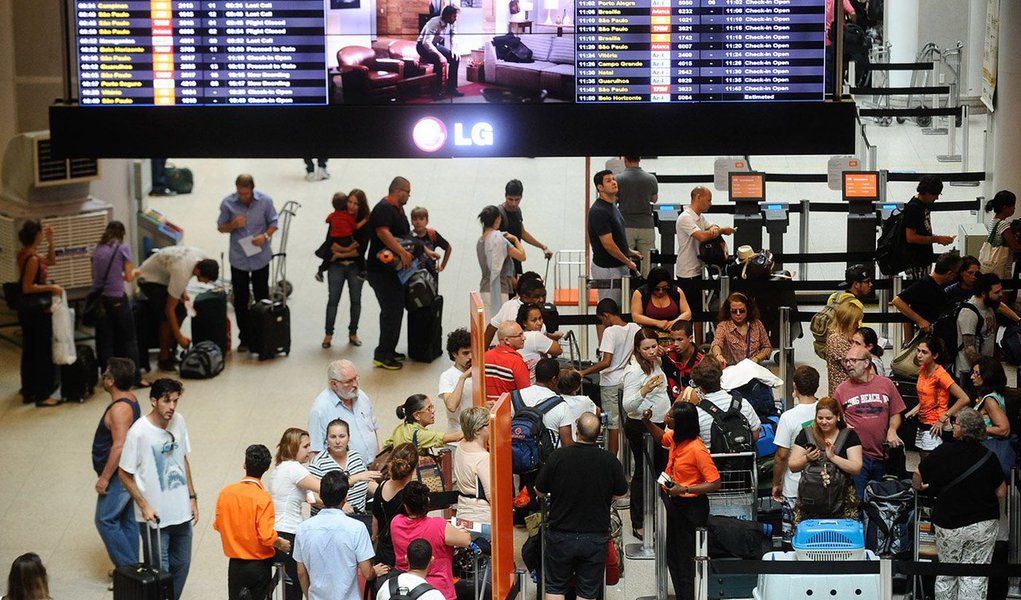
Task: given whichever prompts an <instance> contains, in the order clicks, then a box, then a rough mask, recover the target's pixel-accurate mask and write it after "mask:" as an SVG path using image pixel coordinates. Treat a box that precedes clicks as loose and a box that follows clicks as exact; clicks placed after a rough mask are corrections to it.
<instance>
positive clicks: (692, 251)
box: [674, 185, 736, 344]
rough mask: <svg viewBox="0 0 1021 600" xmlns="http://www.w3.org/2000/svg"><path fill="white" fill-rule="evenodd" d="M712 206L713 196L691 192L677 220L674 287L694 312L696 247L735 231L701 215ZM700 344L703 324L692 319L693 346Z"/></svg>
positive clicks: (701, 189)
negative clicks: (682, 294)
mask: <svg viewBox="0 0 1021 600" xmlns="http://www.w3.org/2000/svg"><path fill="white" fill-rule="evenodd" d="M712 205H713V193H712V192H711V191H709V188H707V187H705V186H701V185H700V186H698V187H696V188H695V189H693V190H691V204H689V205H688V206H686V207H684V211H683V212H682V213H681V216H680V217H678V218H677V264H676V266H675V267H674V275H676V276H677V286H678V287H680V288H681V291H683V292H684V297H685V298H687V300H688V305H689V306H692V307H695V308H696V309H701V308H702V290H700V289H699V288H698V283H699V282H700V281H702V262H701V261H700V260H699V259H698V247H699V245H700V244H701V243H702V242H708V241H709V240H714V239H716V238H718V237H720V236H721V235H730V234H732V233H734V232H735V231H736V230H735V229H734V228H733V227H720V226H719V225H713V224H712V223H710V222H709V221H708V220H706V218H705V216H704V214H705V213H706V212H708V210H709V208H710V207H711V206H712ZM723 250H724V252H726V250H727V244H726V242H724V243H723ZM703 340H704V338H703V337H702V321H700V320H698V319H695V343H696V344H701V343H702V342H703Z"/></svg>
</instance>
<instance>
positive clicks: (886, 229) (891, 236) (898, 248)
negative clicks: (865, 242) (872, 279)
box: [876, 210, 912, 276]
mask: <svg viewBox="0 0 1021 600" xmlns="http://www.w3.org/2000/svg"><path fill="white" fill-rule="evenodd" d="M876 264H878V265H879V271H880V272H881V273H882V274H883V275H891V276H892V275H896V274H897V273H900V272H901V271H903V270H904V269H906V268H908V267H910V266H912V265H911V259H910V257H908V252H907V239H906V238H905V237H904V212H903V211H900V210H895V211H893V212H892V213H891V214H890V216H889V217H888V218H887V219H886V220H885V221H883V230H882V232H881V233H880V234H879V239H878V240H877V241H876Z"/></svg>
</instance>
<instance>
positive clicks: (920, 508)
mask: <svg viewBox="0 0 1021 600" xmlns="http://www.w3.org/2000/svg"><path fill="white" fill-rule="evenodd" d="M934 504H935V499H934V498H932V497H931V496H928V495H927V494H919V493H918V490H915V535H914V540H913V541H912V546H913V549H912V552H913V554H912V559H913V560H914V561H915V562H916V563H917V562H934V561H935V560H936V559H937V554H936V526H935V525H934V524H933V522H932V509H933V506H934ZM928 583H929V582H928V581H926V578H925V577H923V576H922V575H914V576H912V577H911V593H910V594H905V595H904V598H905V600H932V599H933V597H934V593H933V590H932V589H927V588H928Z"/></svg>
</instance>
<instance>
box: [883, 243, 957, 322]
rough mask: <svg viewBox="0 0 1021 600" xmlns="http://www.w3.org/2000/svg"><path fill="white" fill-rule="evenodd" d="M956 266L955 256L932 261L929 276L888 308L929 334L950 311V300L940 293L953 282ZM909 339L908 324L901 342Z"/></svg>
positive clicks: (943, 256) (896, 299)
mask: <svg viewBox="0 0 1021 600" xmlns="http://www.w3.org/2000/svg"><path fill="white" fill-rule="evenodd" d="M960 266H961V256H960V255H959V254H958V253H957V252H947V253H944V254H943V255H942V256H940V257H939V259H937V260H936V266H935V267H934V268H933V270H932V273H930V274H929V275H926V276H925V277H923V278H921V279H919V280H918V281H916V282H915V283H913V284H912V285H911V286H910V287H909V288H908V289H906V290H904V291H903V292H901V293H900V294H899V295H898V296H897V297H896V298H894V299H893V301H892V302H891V303H890V304H893V306H894V307H895V308H896V309H897V310H899V311H900V313H901V314H902V315H904V316H905V317H907V318H909V319H911V321H912V322H913V323H914V325H917V326H918V328H919V329H920V330H922V331H929V330H930V329H932V324H933V323H934V322H935V321H936V319H937V318H938V317H939V316H940V315H941V314H943V313H944V312H946V311H947V309H948V308H950V297H949V296H948V295H947V293H946V291H944V290H945V288H946V287H947V286H948V285H950V284H951V283H952V282H953V281H954V279H956V278H957V271H958V268H959V267H960ZM912 335H913V327H912V323H904V339H905V340H910V339H911V337H912Z"/></svg>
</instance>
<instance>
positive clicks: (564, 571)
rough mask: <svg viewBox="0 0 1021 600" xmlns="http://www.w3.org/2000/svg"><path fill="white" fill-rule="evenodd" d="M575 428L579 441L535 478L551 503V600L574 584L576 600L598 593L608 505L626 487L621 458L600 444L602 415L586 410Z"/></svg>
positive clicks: (557, 453)
mask: <svg viewBox="0 0 1021 600" xmlns="http://www.w3.org/2000/svg"><path fill="white" fill-rule="evenodd" d="M577 426H578V440H577V442H576V443H575V444H573V445H572V446H568V447H564V448H560V449H558V450H556V451H555V452H553V454H552V456H550V459H549V461H548V462H547V463H546V465H545V466H544V467H543V468H542V470H541V471H540V472H539V477H538V478H537V479H536V481H535V488H536V492H537V493H538V494H540V495H541V496H543V497H547V496H548V497H549V501H550V509H549V516H548V528H549V529H548V530H547V533H546V547H545V548H544V553H545V557H546V563H545V579H546V598H547V599H550V600H562V599H563V598H564V596H565V595H566V594H567V592H568V591H570V588H572V587H573V588H574V591H575V594H576V596H577V598H578V600H592V599H594V598H596V597H597V596H598V594H599V592H600V590H601V589H602V584H603V577H604V574H605V570H606V559H607V554H608V550H609V547H608V544H609V543H610V539H609V537H610V505H611V503H612V502H613V499H614V497H617V498H619V497H622V496H623V495H624V494H626V493H627V489H628V487H627V479H625V478H624V468H623V467H622V466H621V465H620V462H619V461H618V460H617V458H616V457H614V456H613V455H611V454H610V453H609V452H607V451H605V450H603V449H602V448H600V447H599V446H597V445H596V440H597V439H598V438H599V430H600V423H599V417H597V416H595V415H594V414H592V413H585V414H583V415H581V416H580V417H578V421H577ZM572 578H573V579H574V584H573V586H572V584H571V579H572Z"/></svg>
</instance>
